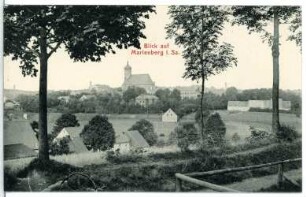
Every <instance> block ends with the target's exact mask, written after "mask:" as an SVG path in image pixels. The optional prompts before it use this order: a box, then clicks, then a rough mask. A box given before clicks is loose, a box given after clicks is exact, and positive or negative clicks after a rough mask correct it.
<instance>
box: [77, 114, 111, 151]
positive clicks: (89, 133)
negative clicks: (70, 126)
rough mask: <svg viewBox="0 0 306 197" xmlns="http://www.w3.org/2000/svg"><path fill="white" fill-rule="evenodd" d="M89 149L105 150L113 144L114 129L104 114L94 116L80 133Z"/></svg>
mask: <svg viewBox="0 0 306 197" xmlns="http://www.w3.org/2000/svg"><path fill="white" fill-rule="evenodd" d="M80 136H81V138H83V142H84V144H85V145H86V146H87V148H88V149H89V150H94V151H96V150H102V151H105V150H107V149H110V148H112V147H113V146H114V143H115V131H114V129H113V125H112V124H111V123H110V122H109V121H108V118H107V117H106V116H99V115H97V116H95V117H93V118H92V119H91V120H90V121H89V123H88V124H87V125H85V126H84V129H83V130H82V132H81V134H80Z"/></svg>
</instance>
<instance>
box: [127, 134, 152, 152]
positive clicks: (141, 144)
mask: <svg viewBox="0 0 306 197" xmlns="http://www.w3.org/2000/svg"><path fill="white" fill-rule="evenodd" d="M126 134H127V136H128V137H129V138H130V140H131V143H132V146H134V147H136V148H146V147H149V146H150V145H149V144H148V142H147V141H146V140H145V139H144V138H143V136H142V135H141V134H140V133H139V132H138V131H136V130H133V131H127V132H126Z"/></svg>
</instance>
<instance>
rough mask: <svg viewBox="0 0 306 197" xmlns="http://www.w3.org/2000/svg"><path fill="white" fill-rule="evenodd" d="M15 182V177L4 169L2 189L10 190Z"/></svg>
mask: <svg viewBox="0 0 306 197" xmlns="http://www.w3.org/2000/svg"><path fill="white" fill-rule="evenodd" d="M16 183H17V178H16V177H15V176H14V175H13V174H11V173H9V172H7V170H6V169H4V191H12V190H13V188H14V186H15V184H16Z"/></svg>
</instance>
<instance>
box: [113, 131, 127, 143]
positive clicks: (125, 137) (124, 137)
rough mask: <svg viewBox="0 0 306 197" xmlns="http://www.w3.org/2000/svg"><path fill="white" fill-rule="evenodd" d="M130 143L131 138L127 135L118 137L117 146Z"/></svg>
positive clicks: (122, 134)
mask: <svg viewBox="0 0 306 197" xmlns="http://www.w3.org/2000/svg"><path fill="white" fill-rule="evenodd" d="M128 142H130V140H129V138H128V137H127V136H126V134H125V133H121V134H119V135H116V142H115V143H116V144H122V143H128Z"/></svg>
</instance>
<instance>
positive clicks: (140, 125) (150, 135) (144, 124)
mask: <svg viewBox="0 0 306 197" xmlns="http://www.w3.org/2000/svg"><path fill="white" fill-rule="evenodd" d="M133 130H136V131H138V132H139V133H140V134H141V135H142V136H143V138H144V139H145V140H146V141H147V142H148V144H149V145H150V146H153V145H154V144H155V143H156V142H157V135H156V134H155V133H154V127H153V124H152V123H151V122H149V121H147V120H145V119H141V120H139V121H137V122H136V123H135V124H134V125H133V126H132V127H131V128H130V129H129V131H133Z"/></svg>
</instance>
